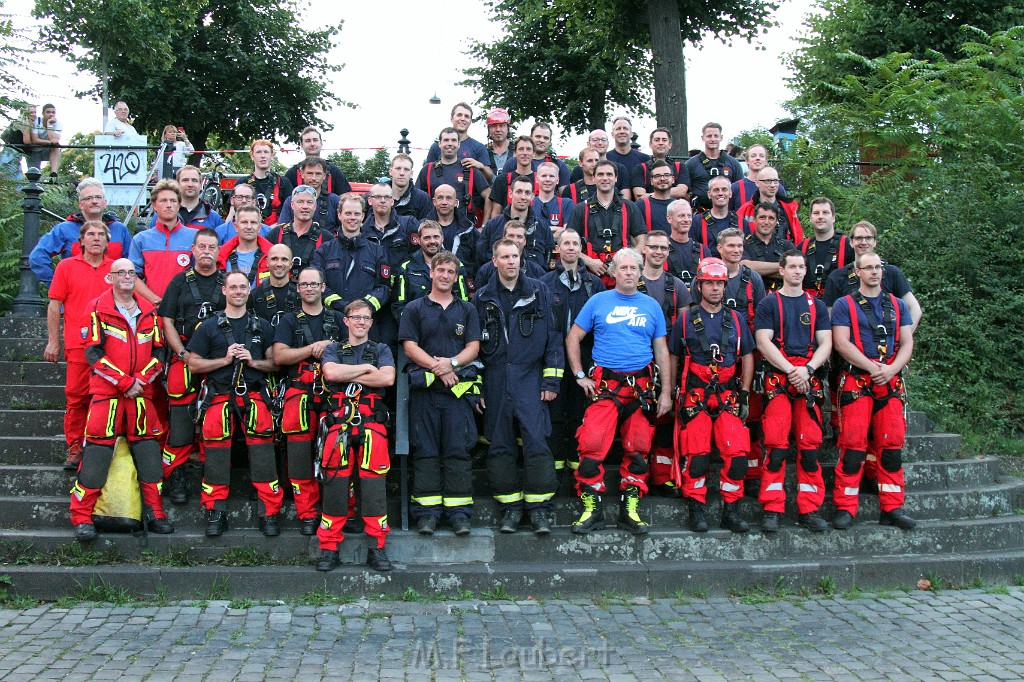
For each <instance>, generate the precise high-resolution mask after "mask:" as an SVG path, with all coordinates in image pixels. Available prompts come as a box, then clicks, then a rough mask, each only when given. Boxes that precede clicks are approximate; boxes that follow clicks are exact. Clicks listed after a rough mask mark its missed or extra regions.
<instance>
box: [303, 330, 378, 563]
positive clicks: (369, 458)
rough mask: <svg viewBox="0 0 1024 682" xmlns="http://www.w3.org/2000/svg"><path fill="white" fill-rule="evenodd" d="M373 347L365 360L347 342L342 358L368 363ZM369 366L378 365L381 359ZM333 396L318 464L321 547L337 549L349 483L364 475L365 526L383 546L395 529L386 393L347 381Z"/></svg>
mask: <svg viewBox="0 0 1024 682" xmlns="http://www.w3.org/2000/svg"><path fill="white" fill-rule="evenodd" d="M374 345H375V344H374V342H373V341H370V342H369V343H368V344H367V346H366V347H365V348H364V350H363V353H362V359H360V358H354V356H353V355H351V354H350V356H349V357H346V356H345V355H344V349H345V348H346V347H348V346H342V347H339V353H338V354H339V358H338V359H339V360H341V362H342V363H345V364H349V363H358V362H366V361H367V360H370V359H372V358H367V357H366V356H367V354H368V353H369V354H373V353H374V350H373V348H372V347H373V346H374ZM381 345H383V344H381ZM370 364H373V365H374V366H376V365H377V362H376V361H373V362H371V363H370ZM332 400H333V402H334V404H335V405H336V406H337V409H335V410H334V412H332V413H331V414H330V415H328V416H326V417H324V419H323V423H322V426H321V433H322V434H323V448H322V450H321V452H320V459H319V462H318V467H317V469H318V471H317V476H318V478H320V480H321V482H322V483H323V513H322V515H321V518H320V528H319V529H317V533H316V534H317V539H318V540H319V541H320V549H324V550H337V548H338V544H339V543H340V542H341V541H342V540H343V538H344V536H343V534H342V527H343V526H344V525H345V521H347V520H348V517H349V514H350V506H349V484H350V482H351V480H352V477H353V476H357V477H358V478H359V479H360V481H359V496H360V498H359V510H360V511H361V512H362V516H363V525H364V529H365V531H366V534H367V535H369V536H370V537H372V538H374V539H376V541H377V548H378V549H380V548H382V547H384V542H385V540H386V538H387V535H388V532H389V531H390V530H391V527H390V526H389V525H388V511H387V488H386V485H385V479H386V477H387V474H388V471H389V470H390V469H391V459H390V456H389V454H388V436H387V428H386V423H387V420H388V412H387V408H386V407H385V406H384V396H383V392H382V391H380V390H379V389H371V388H368V387H364V386H362V385H361V384H358V383H348V384H344V385H343V387H342V388H341V389H340V390H336V391H335V392H334V394H333V396H332ZM357 463H358V465H357Z"/></svg>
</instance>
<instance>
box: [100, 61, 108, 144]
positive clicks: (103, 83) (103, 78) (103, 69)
mask: <svg viewBox="0 0 1024 682" xmlns="http://www.w3.org/2000/svg"><path fill="white" fill-rule="evenodd" d="M107 52H108V50H107V46H106V44H104V45H103V47H101V48H100V106H101V107H103V126H102V127H101V128H100V130H106V129H107V110H108V109H109V108H110V73H109V71H108V69H107V64H108V62H107Z"/></svg>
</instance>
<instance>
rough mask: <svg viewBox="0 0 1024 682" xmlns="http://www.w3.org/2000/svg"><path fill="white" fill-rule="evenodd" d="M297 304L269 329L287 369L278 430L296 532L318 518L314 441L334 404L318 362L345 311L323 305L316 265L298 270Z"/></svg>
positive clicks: (337, 337)
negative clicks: (281, 435)
mask: <svg viewBox="0 0 1024 682" xmlns="http://www.w3.org/2000/svg"><path fill="white" fill-rule="evenodd" d="M298 291H299V298H300V299H301V300H302V304H301V305H302V307H301V309H300V310H298V311H296V312H294V313H289V314H287V315H285V316H284V317H283V318H281V322H280V324H278V325H277V327H276V328H275V329H274V359H275V362H277V364H278V366H280V367H286V368H287V369H288V380H287V384H286V387H285V389H284V391H285V392H284V411H283V414H282V416H281V432H282V433H284V435H285V436H286V437H287V440H288V478H289V479H290V481H291V485H292V494H293V495H294V498H295V515H296V516H297V517H298V518H299V523H300V528H299V532H300V533H301V534H302V535H313V534H314V533H315V532H316V528H317V525H318V524H319V522H320V518H319V514H318V512H317V504H318V503H319V501H320V489H319V487H318V485H317V482H316V480H314V477H313V458H314V453H313V443H314V440H315V436H316V432H317V427H318V426H319V425H320V417H321V416H322V415H323V414H324V413H327V412H330V411H331V410H332V409H333V408H332V407H331V404H330V392H329V391H328V390H327V383H326V381H325V379H324V375H323V370H322V367H321V364H320V361H321V358H322V357H323V354H324V351H325V350H326V349H327V348H328V346H330V345H332V344H334V343H336V342H338V341H341V340H342V339H344V338H345V337H346V336H347V330H346V328H345V324H344V319H343V318H344V315H342V314H341V313H339V312H336V311H334V310H327V309H325V308H324V305H323V302H322V300H321V297H322V296H323V291H324V281H323V274H322V273H321V272H320V271H319V270H317V269H316V268H313V267H309V268H304V269H303V270H302V272H300V273H299V281H298Z"/></svg>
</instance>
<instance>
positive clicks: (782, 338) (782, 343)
mask: <svg viewBox="0 0 1024 682" xmlns="http://www.w3.org/2000/svg"><path fill="white" fill-rule="evenodd" d="M803 294H804V300H806V301H807V307H808V310H809V312H810V316H811V326H810V338H809V339H808V341H807V352H806V354H805V355H804V357H806V358H810V357H811V356H812V355H814V349H815V348H816V346H817V344H816V342H815V338H814V327H815V325H816V324H817V318H818V309H817V307H816V306H815V305H814V301H815V298H814V297H813V296H811V295H810V294H808V293H807V292H806V291H805V292H803ZM772 295H773V296H775V297H776V302H777V303H778V309H779V339H778V341H777V342H776V344H775V345H776V346H777V347H778V349H779V350H781V351H782V353H783V355H785V353H786V314H785V311H784V310H783V309H782V294H781V293H780V292H778V291H776V292H775V293H774V294H772Z"/></svg>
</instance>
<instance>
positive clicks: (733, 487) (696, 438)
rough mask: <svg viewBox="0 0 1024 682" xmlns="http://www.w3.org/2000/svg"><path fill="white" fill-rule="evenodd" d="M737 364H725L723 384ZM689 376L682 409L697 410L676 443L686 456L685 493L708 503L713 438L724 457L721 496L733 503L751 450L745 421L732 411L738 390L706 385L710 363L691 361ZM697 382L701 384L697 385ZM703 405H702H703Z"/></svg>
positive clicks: (721, 374)
mask: <svg viewBox="0 0 1024 682" xmlns="http://www.w3.org/2000/svg"><path fill="white" fill-rule="evenodd" d="M735 370H736V368H735V367H726V368H723V369H722V370H721V371H720V372H719V374H718V383H719V385H720V386H724V385H726V384H727V383H728V382H729V380H730V379H732V377H733V375H734V374H735ZM689 372H690V375H691V378H689V380H688V383H687V385H688V386H689V388H686V390H685V393H683V395H682V398H681V400H682V405H681V407H680V409H679V411H680V412H681V413H682V414H684V415H686V414H687V410H688V409H689V410H690V412H694V410H696V412H695V414H694V415H693V416H692V417H691V418H690V419H689V420H688V421H685V423H682V422H681V423H680V425H679V429H678V436H677V441H676V443H677V444H676V447H677V448H678V450H679V453H680V456H681V457H685V459H686V465H685V466H684V467H683V472H682V473H683V476H682V478H683V496H684V497H686V498H688V499H691V500H696V501H698V502H700V503H702V504H703V503H706V502H707V497H708V489H707V475H708V471H709V470H710V468H711V439H712V438H714V442H715V444H716V445H717V446H718V452H719V454H720V455H721V457H722V471H721V472H720V473H719V488H720V491H721V495H722V500H723V501H725V502H727V503H731V502H736V501H737V500H739V499H740V498H741V497H743V478H744V476H745V475H746V472H747V457H748V456H749V454H750V435H749V433H748V431H747V427H746V426H745V425H744V423H743V421H742V420H741V419H740V418H739V417H737V416H736V415H735V414H733V413H732V411H731V410H732V409H733V408H734V406H735V402H736V396H735V391H734V390H732V389H731V388H719V389H718V390H717V391H709V390H708V389H707V387H708V385H709V381H710V379H711V376H712V375H711V372H710V370H709V369H708V368H707V367H703V366H699V365H695V364H692V363H691V364H690V368H689ZM695 382H696V383H697V384H703V385H702V386H701V385H694V384H695ZM702 406H703V407H702Z"/></svg>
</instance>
